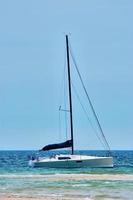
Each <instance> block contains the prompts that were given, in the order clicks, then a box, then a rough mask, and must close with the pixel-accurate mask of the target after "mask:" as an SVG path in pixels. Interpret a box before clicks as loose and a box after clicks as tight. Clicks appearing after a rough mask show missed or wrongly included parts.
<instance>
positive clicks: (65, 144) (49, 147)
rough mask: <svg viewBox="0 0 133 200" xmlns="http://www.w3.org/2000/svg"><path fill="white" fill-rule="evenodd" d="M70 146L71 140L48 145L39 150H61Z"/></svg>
mask: <svg viewBox="0 0 133 200" xmlns="http://www.w3.org/2000/svg"><path fill="white" fill-rule="evenodd" d="M71 146H72V140H67V141H66V142H62V143H58V144H49V145H46V146H45V147H43V148H42V149H41V151H48V150H52V149H63V148H67V147H71Z"/></svg>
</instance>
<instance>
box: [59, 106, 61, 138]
mask: <svg viewBox="0 0 133 200" xmlns="http://www.w3.org/2000/svg"><path fill="white" fill-rule="evenodd" d="M60 109H61V106H60V107H59V140H61V116H60Z"/></svg>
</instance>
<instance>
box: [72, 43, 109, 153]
mask: <svg viewBox="0 0 133 200" xmlns="http://www.w3.org/2000/svg"><path fill="white" fill-rule="evenodd" d="M70 47H71V46H70ZM70 54H71V56H72V60H73V62H74V65H75V68H76V71H77V73H78V76H79V78H80V81H81V84H82V86H83V89H84V92H85V94H86V96H87V99H88V101H89V104H90V106H91V109H92V112H93V114H94V117H95V119H96V122H97V124H98V127H99V130H100V132H101V134H102V137H103V139H104V141H105V143H106V146H107V147H108V150H109V151H110V146H109V144H108V142H107V140H106V138H105V135H104V133H103V130H102V127H101V125H100V122H99V119H98V117H97V115H96V112H95V110H94V107H93V105H92V103H91V100H90V97H89V95H88V92H87V90H86V88H85V85H84V83H83V80H82V77H81V74H80V72H79V69H78V67H77V64H76V61H75V59H74V57H73V54H72V49H71V48H70Z"/></svg>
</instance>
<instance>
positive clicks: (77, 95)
mask: <svg viewBox="0 0 133 200" xmlns="http://www.w3.org/2000/svg"><path fill="white" fill-rule="evenodd" d="M72 87H73V89H74V92H75V94H76V97H77V99H78V101H79V103H80V105H81V107H82V109H83V111H84V113H85V114H86V117H87V119H88V121H89V123H90V125H91V127H92V129H93V131H94V133H95V134H96V136H97V138H98V139H99V141H100V143H101V144H102V146H103V147H104V148H105V149H106V146H105V144H104V143H103V141H102V140H101V138H100V137H99V135H98V132H97V130H96V129H95V128H94V126H93V124H92V122H91V120H90V118H89V116H88V113H87V111H86V109H85V108H84V106H83V104H82V102H81V100H80V97H79V94H78V92H77V90H76V88H75V86H74V84H73V82H72Z"/></svg>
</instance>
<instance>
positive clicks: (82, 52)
mask: <svg viewBox="0 0 133 200" xmlns="http://www.w3.org/2000/svg"><path fill="white" fill-rule="evenodd" d="M132 20H133V1H132V0H117V1H116V0H111V1H110V0H53V1H52V0H39V1H36V0H23V1H18V0H12V1H11V0H4V1H2V0H1V1H0V149H40V148H41V147H42V146H44V145H45V144H48V143H53V142H58V141H59V122H58V121H59V117H58V116H59V113H58V107H59V105H60V96H61V80H62V74H63V68H64V59H65V37H64V36H65V33H71V35H70V42H71V46H72V49H73V52H74V55H75V59H76V61H77V64H78V67H79V69H80V72H81V74H82V77H83V79H84V82H85V85H86V88H87V90H88V93H89V95H90V97H91V99H92V102H93V105H94V107H95V110H96V112H97V114H98V117H99V119H100V122H101V125H102V127H103V130H104V132H105V135H106V137H107V139H108V142H109V144H110V146H111V149H133V92H132V91H133V90H132V85H133V26H132ZM76 84H77V86H78V87H77V88H78V91H79V90H80V89H81V88H80V86H79V85H78V83H76ZM79 94H81V93H80V91H79ZM73 97H74V95H73ZM82 98H83V101H84V103H85V104H87V103H86V100H85V99H84V97H83V96H82ZM73 100H74V101H75V102H73V103H74V136H75V148H76V149H101V146H100V145H99V143H98V141H97V139H96V137H95V135H94V133H93V130H91V128H90V127H89V125H88V121H87V120H86V118H85V117H84V115H83V112H82V109H81V108H79V103H78V101H77V100H76V98H75V97H74V99H73ZM64 139H65V138H64ZM64 139H63V136H62V141H64Z"/></svg>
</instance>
